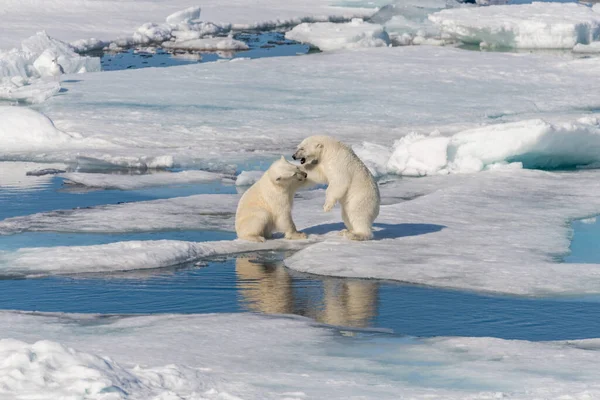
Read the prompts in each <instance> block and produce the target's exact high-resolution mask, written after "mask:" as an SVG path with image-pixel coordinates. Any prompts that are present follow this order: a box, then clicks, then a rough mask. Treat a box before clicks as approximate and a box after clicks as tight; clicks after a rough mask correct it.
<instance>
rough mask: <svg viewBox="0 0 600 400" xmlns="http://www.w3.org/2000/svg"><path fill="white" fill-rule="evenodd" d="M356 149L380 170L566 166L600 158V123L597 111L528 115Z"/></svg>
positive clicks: (411, 172) (444, 171) (453, 170)
mask: <svg viewBox="0 0 600 400" xmlns="http://www.w3.org/2000/svg"><path fill="white" fill-rule="evenodd" d="M355 150H356V152H357V154H358V155H359V156H362V157H364V159H365V160H366V163H367V166H369V167H370V169H371V172H372V173H374V174H375V175H376V176H377V175H385V174H397V175H407V176H424V175H432V174H443V175H444V174H449V173H469V172H479V171H482V170H484V169H486V168H493V167H497V166H498V165H503V164H510V163H515V165H517V164H516V163H518V165H520V166H522V167H525V168H532V169H553V168H567V167H574V166H579V165H594V164H596V163H600V157H599V156H598V155H599V154H600V123H599V121H598V119H596V118H594V117H585V118H581V119H579V120H577V121H574V122H570V123H562V124H551V123H548V122H546V121H543V120H539V119H537V120H527V121H520V122H511V123H506V124H496V125H489V126H485V127H482V128H475V129H470V130H466V131H463V132H459V133H457V134H455V135H452V136H440V135H439V132H433V133H432V134H430V135H422V134H409V135H407V136H405V137H403V138H401V139H400V140H397V141H396V143H395V144H394V146H393V148H392V149H391V151H390V150H387V149H386V148H385V147H382V146H377V145H373V144H371V143H363V145H362V146H356V147H355Z"/></svg>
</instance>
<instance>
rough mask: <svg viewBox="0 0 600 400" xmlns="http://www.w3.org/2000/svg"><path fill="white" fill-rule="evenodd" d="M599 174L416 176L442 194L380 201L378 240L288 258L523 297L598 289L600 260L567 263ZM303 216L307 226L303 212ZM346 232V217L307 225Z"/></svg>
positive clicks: (339, 243)
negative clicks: (573, 224)
mask: <svg viewBox="0 0 600 400" xmlns="http://www.w3.org/2000/svg"><path fill="white" fill-rule="evenodd" d="M598 176H599V173H598V172H596V171H594V172H592V171H580V172H578V173H548V172H540V171H527V170H511V171H508V172H507V171H502V170H500V171H489V172H484V173H480V174H476V175H451V176H446V177H433V178H419V179H417V180H416V182H414V181H413V182H414V184H415V185H418V184H420V183H421V182H427V181H428V180H429V179H433V181H432V182H435V184H436V185H437V190H434V191H433V192H431V193H428V194H426V195H424V196H420V197H417V198H415V199H413V200H411V201H405V202H400V203H397V204H392V205H389V206H382V208H381V212H380V215H379V217H378V219H377V220H376V223H375V227H376V231H375V240H374V241H371V242H364V243H356V242H349V241H347V240H343V239H341V238H340V239H334V238H333V237H329V238H327V240H325V241H324V242H320V243H317V244H314V245H311V246H310V247H308V248H307V249H304V250H301V251H299V252H298V253H296V254H294V255H293V256H291V257H290V258H288V259H286V260H285V263H286V265H287V266H288V267H290V268H292V269H296V270H299V271H303V272H309V273H314V274H321V275H333V276H342V277H362V278H379V279H394V280H398V281H403V282H408V283H414V284H423V285H430V286H436V287H447V288H454V289H467V290H476V291H486V292H496V293H510V294H517V295H526V296H547V295H577V294H584V293H595V294H597V293H600V265H598V264H585V265H580V264H565V263H560V259H561V257H563V256H564V255H565V254H567V253H568V251H569V244H570V241H569V236H570V228H569V221H570V220H572V219H576V218H582V217H586V216H590V215H596V214H598V213H599V212H600V203H598V200H597V198H596V193H597V191H598V190H600V187H599V184H598ZM402 182H403V181H400V183H398V184H397V185H398V187H401V186H402V184H403V183H402ZM386 190H388V191H391V192H393V190H394V188H393V187H388V188H387V189H386ZM397 190H400V189H397ZM338 221H341V218H340V217H339V216H338ZM296 222H297V225H299V227H300V228H303V227H304V224H302V216H300V217H299V218H298V220H297V221H296ZM341 228H342V224H341V223H338V224H335V225H328V224H321V225H317V226H313V227H312V228H309V229H306V230H305V231H306V232H308V233H311V232H312V233H317V232H319V233H325V232H331V231H336V230H339V229H341Z"/></svg>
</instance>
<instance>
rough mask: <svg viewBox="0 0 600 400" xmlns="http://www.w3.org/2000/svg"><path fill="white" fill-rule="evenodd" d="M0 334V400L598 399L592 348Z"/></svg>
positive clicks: (203, 334)
mask: <svg viewBox="0 0 600 400" xmlns="http://www.w3.org/2000/svg"><path fill="white" fill-rule="evenodd" d="M0 328H1V330H0V332H2V340H1V341H0V354H1V355H2V357H1V358H0V359H1V360H2V361H0V382H2V385H0V394H1V395H4V396H10V398H16V399H26V398H32V397H35V398H39V396H42V397H45V396H47V395H48V394H50V395H52V397H53V398H56V397H61V396H63V397H74V396H83V395H84V396H85V397H86V398H89V399H125V398H128V399H130V398H131V399H148V398H155V399H159V398H160V399H166V398H169V399H170V398H184V399H211V400H216V399H238V398H243V399H247V400H253V399H261V400H262V399H269V400H270V399H284V398H285V399H304V398H327V399H364V398H377V399H397V398H398V393H402V395H403V396H405V397H407V398H411V399H417V400H420V399H436V400H441V399H445V400H465V399H471V400H484V399H497V398H515V399H524V400H530V399H536V398H575V399H585V398H595V397H597V396H599V395H600V387H599V384H598V382H599V381H600V375H599V373H598V368H596V366H597V352H598V348H599V344H598V340H597V339H588V340H577V341H557V342H527V341H518V340H501V339H494V338H461V337H454V338H453V337H440V338H431V339H414V338H404V339H398V338H395V339H392V338H382V339H377V338H375V339H370V340H367V339H362V340H356V339H353V338H344V337H341V336H340V335H339V334H338V333H337V332H336V331H335V330H333V329H328V328H324V327H320V326H318V325H315V324H314V323H312V322H311V321H309V320H307V319H303V318H285V317H265V316H260V315H251V314H234V315H231V314H208V315H154V316H129V317H119V316H99V315H98V316H97V315H85V314H43V313H18V312H2V313H0ZM140 338H143V340H140ZM190 343H193V345H192V346H190ZM261 343H262V344H263V345H260V344H261ZM381 346H385V347H384V348H385V349H386V351H383V352H382V351H381V348H382V347H381Z"/></svg>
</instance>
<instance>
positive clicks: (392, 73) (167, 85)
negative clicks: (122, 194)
mask: <svg viewBox="0 0 600 400" xmlns="http://www.w3.org/2000/svg"><path fill="white" fill-rule="evenodd" d="M367 54H368V55H367ZM365 57H368V59H369V62H368V63H365ZM598 70H600V60H598V59H594V58H590V59H581V60H568V59H564V58H557V57H549V56H543V55H530V54H527V55H524V54H506V53H491V52H489V53H477V52H468V51H462V50H458V49H454V48H448V47H442V48H439V47H429V46H427V47H419V48H417V47H415V46H406V47H396V48H379V49H378V48H374V49H366V50H360V49H358V50H356V51H352V52H339V53H338V52H336V54H316V55H308V56H305V57H302V62H301V66H299V65H298V62H297V60H294V59H293V57H292V58H286V57H282V58H278V59H277V60H272V59H258V60H253V61H252V62H251V63H246V62H241V63H226V65H225V64H218V65H217V64H212V65H211V64H208V63H207V64H202V65H192V66H182V67H177V68H168V69H166V70H160V71H159V70H156V69H153V68H146V69H142V70H138V71H116V72H111V73H110V74H82V75H81V76H78V80H79V82H77V83H69V82H63V83H62V85H63V86H64V87H65V88H66V89H68V90H69V92H68V93H69V96H56V97H54V98H53V100H52V104H48V105H42V106H41V107H40V110H41V111H43V112H45V113H46V114H47V115H48V116H49V117H50V118H51V119H52V120H53V121H54V122H55V124H56V126H57V127H58V129H60V130H62V131H67V132H78V133H80V134H81V135H82V136H83V137H85V138H94V139H102V140H104V141H105V142H106V143H110V144H112V146H111V148H110V149H106V150H104V149H102V150H100V149H99V147H98V145H93V146H92V145H91V144H89V145H88V146H85V148H81V147H79V148H78V149H77V151H76V152H75V151H70V150H68V149H62V150H61V151H58V150H57V151H54V152H50V151H47V152H45V153H44V154H41V153H39V152H38V153H35V154H33V153H30V154H25V153H20V155H19V156H20V157H21V158H20V159H22V160H25V159H38V160H40V159H45V160H46V161H70V162H75V161H76V159H78V158H79V159H83V158H85V157H88V158H90V159H96V160H100V161H102V162H105V163H107V164H115V165H136V164H139V165H141V166H143V165H148V162H147V161H144V159H146V160H150V159H156V158H157V157H159V158H160V159H163V158H161V157H163V156H167V157H170V160H171V161H172V163H173V165H175V166H182V167H186V166H190V167H194V168H196V163H201V162H206V163H209V162H215V163H224V164H231V163H236V162H239V160H244V159H246V158H248V157H249V156H251V157H254V158H260V157H272V156H273V155H275V156H280V155H281V154H288V155H289V154H290V148H293V147H294V146H295V145H296V144H297V143H299V142H300V141H301V140H302V139H303V138H304V137H306V136H310V135H311V134H314V133H315V132H316V130H318V131H319V132H323V133H327V134H330V135H333V136H336V137H338V138H339V139H341V140H343V141H345V142H347V143H349V144H354V145H356V144H359V143H361V142H363V141H364V140H365V138H366V137H368V138H369V139H368V140H369V141H371V142H373V143H375V144H378V145H383V146H386V147H390V146H391V145H392V143H393V142H394V141H395V140H399V139H401V138H402V137H403V136H406V135H407V134H409V133H411V132H416V133H417V134H429V133H431V132H433V131H435V130H439V131H440V135H441V136H450V135H452V134H454V133H456V132H459V131H462V130H465V129H467V128H473V127H479V126H482V125H490V124H497V123H499V122H514V121H519V120H526V119H532V118H542V119H544V120H545V121H548V122H549V123H552V124H554V123H555V122H559V123H560V122H564V121H573V120H576V119H577V118H579V117H581V116H582V115H585V114H586V113H589V112H591V111H590V110H593V109H595V108H597V106H598V104H600V94H598V93H600V90H596V89H597V88H596V83H597V82H598V73H597V71H598ZM374 77H378V78H377V79H374ZM148 82H152V83H153V84H152V90H139V88H140V87H144V86H143V85H147V83H148ZM199 93H202V96H199ZM490 93H493V94H494V96H493V101H490V97H489V94H490ZM581 93H585V95H584V96H583V95H581ZM165 99H166V100H165ZM248 99H253V101H249V100H248ZM124 132H126V134H124ZM2 141H3V139H2V138H1V137H0V153H3V154H2V155H3V157H4V159H7V158H8V157H9V156H10V157H11V158H13V159H14V157H15V155H13V154H6V150H5V149H4V146H3V145H2ZM22 145H23V147H25V146H26V145H27V143H26V142H25V141H23V143H22ZM105 147H106V146H105ZM25 157H28V158H25ZM198 168H202V169H205V168H204V167H198Z"/></svg>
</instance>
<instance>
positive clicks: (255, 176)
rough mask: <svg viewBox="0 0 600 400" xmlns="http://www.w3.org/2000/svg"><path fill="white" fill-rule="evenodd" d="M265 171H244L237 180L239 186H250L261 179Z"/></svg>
mask: <svg viewBox="0 0 600 400" xmlns="http://www.w3.org/2000/svg"><path fill="white" fill-rule="evenodd" d="M264 173H265V171H242V172H241V173H240V174H239V175H238V176H237V178H236V180H235V184H236V185H237V186H250V185H253V184H254V183H255V182H256V181H258V180H259V179H260V177H261V176H263V174H264Z"/></svg>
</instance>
